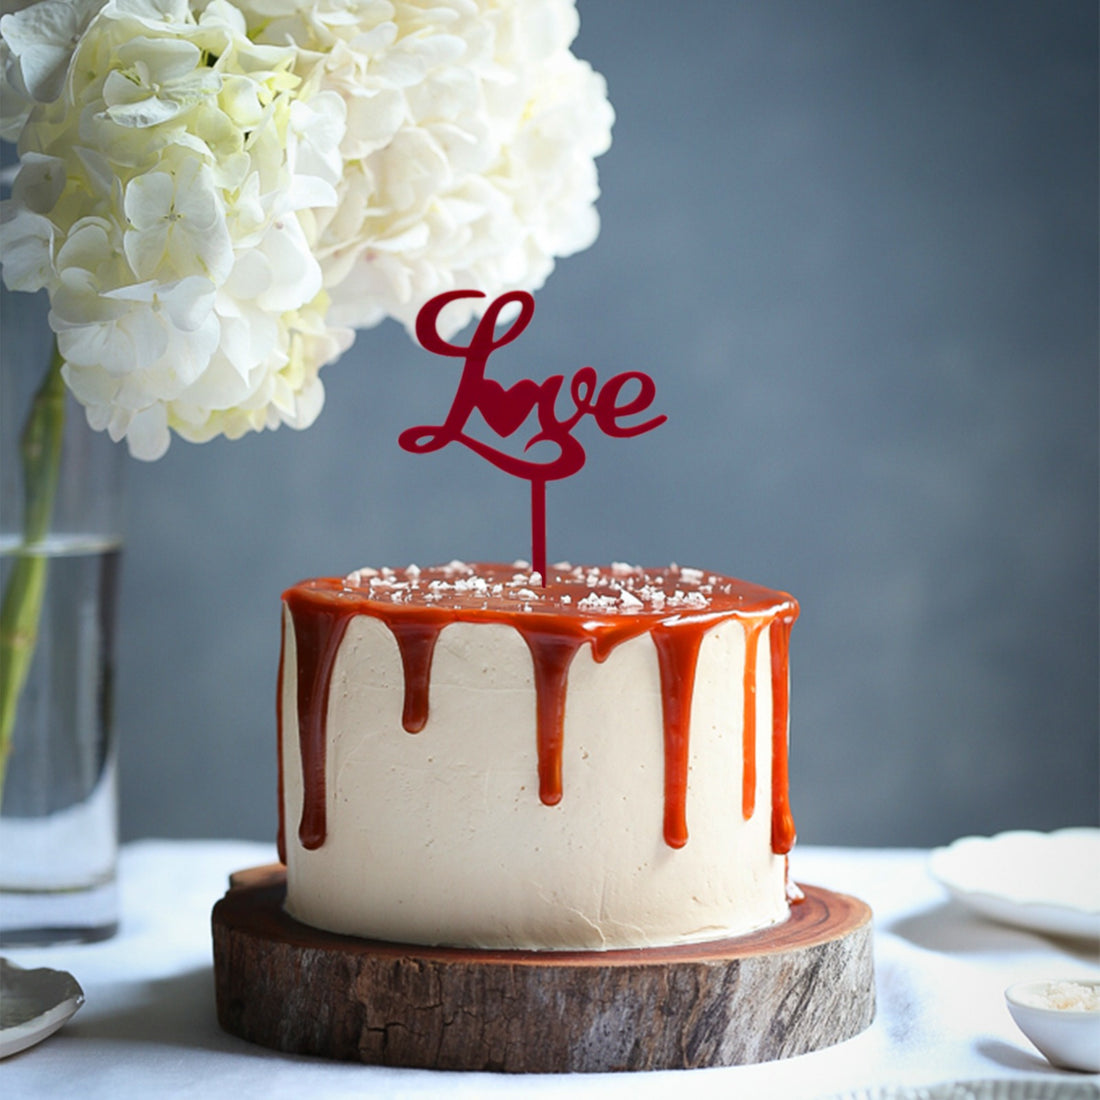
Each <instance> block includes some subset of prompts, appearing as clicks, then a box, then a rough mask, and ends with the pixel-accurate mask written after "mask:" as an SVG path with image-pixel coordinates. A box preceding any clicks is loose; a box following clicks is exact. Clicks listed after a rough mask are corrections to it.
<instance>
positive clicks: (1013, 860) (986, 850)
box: [929, 828, 1100, 936]
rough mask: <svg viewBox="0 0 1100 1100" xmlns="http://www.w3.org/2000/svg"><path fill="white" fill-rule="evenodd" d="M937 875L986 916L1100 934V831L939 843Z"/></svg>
mask: <svg viewBox="0 0 1100 1100" xmlns="http://www.w3.org/2000/svg"><path fill="white" fill-rule="evenodd" d="M929 870H930V871H931V873H932V877H933V878H935V879H936V880H937V881H938V882H939V883H940V884H941V885H943V886H944V887H945V888H946V889H947V890H948V892H949V893H950V894H951V895H952V896H953V897H955V898H957V899H958V900H959V901H961V902H963V903H964V904H965V905H968V906H969V907H970V908H971V909H973V910H975V911H976V912H978V913H981V914H982V915H983V916H987V917H992V918H993V919H994V920H998V921H1002V922H1004V923H1006V924H1014V925H1018V926H1020V927H1023V928H1030V929H1034V930H1036V931H1039V932H1052V933H1054V934H1056V935H1062V936H1100V829H1093V828H1078V829H1058V830H1056V831H1055V832H1053V833H1036V832H1030V831H1024V830H1017V831H1014V832H1008V833H999V834H998V835H997V836H992V837H983V836H967V837H963V838H962V839H961V840H956V841H955V842H954V843H953V844H950V845H948V846H947V847H946V848H937V849H936V850H935V851H934V852H933V853H932V856H931V859H930V861H929Z"/></svg>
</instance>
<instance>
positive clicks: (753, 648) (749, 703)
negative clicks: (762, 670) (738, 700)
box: [741, 619, 767, 821]
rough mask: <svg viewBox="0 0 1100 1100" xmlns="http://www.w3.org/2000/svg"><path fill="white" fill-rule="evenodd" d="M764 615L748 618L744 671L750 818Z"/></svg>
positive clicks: (744, 801)
mask: <svg viewBox="0 0 1100 1100" xmlns="http://www.w3.org/2000/svg"><path fill="white" fill-rule="evenodd" d="M766 625H767V624H766V622H765V621H764V620H762V619H746V620H745V621H744V627H745V668H744V671H743V673H742V675H741V680H742V685H743V689H744V690H743V697H744V702H743V705H742V717H741V758H742V775H741V816H742V817H743V818H744V819H745V820H746V821H748V820H749V818H750V817H752V815H753V811H754V810H755V809H756V654H757V650H758V649H759V642H760V631H761V629H762V628H763V627H764V626H766Z"/></svg>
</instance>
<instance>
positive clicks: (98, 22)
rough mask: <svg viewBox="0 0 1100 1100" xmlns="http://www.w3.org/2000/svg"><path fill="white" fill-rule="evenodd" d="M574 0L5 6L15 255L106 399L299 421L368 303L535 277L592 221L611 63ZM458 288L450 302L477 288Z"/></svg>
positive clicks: (22, 278) (6, 239)
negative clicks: (598, 56) (15, 157)
mask: <svg viewBox="0 0 1100 1100" xmlns="http://www.w3.org/2000/svg"><path fill="white" fill-rule="evenodd" d="M576 31H577V16H576V9H575V6H574V2H573V0H433V3H431V4H424V3H417V2H412V0H392V2H391V0H77V2H75V3H72V2H70V0H36V2H33V3H30V4H28V5H27V6H26V7H24V8H23V9H22V10H21V11H18V12H14V13H11V14H8V15H5V16H4V17H3V19H0V82H2V89H0V90H2V91H3V93H4V106H3V110H2V112H0V136H5V137H9V138H10V137H16V136H17V137H18V139H19V145H20V156H21V168H20V173H19V176H18V177H17V180H16V184H15V187H14V189H13V194H12V198H11V200H9V201H8V202H7V203H6V204H5V206H4V209H3V212H2V217H0V234H2V244H3V262H4V272H3V275H4V280H5V283H6V285H7V286H9V287H10V288H13V289H21V290H35V289H41V288H42V287H45V288H46V290H47V291H48V293H49V295H50V300H51V310H50V323H51V325H52V326H53V328H54V330H55V332H56V334H57V338H58V344H59V349H60V351H61V353H62V355H63V356H64V358H65V360H66V365H65V367H64V372H63V373H64V377H65V379H66V382H67V383H68V385H69V387H70V388H71V390H72V391H73V393H74V394H75V395H76V396H77V398H78V399H79V400H80V401H81V402H82V403H83V404H84V405H85V406H86V409H87V414H88V419H89V422H90V423H92V424H93V426H95V427H97V428H101V429H104V430H107V431H109V432H110V434H111V435H112V437H114V438H116V439H120V438H126V440H127V442H128V443H129V446H130V448H131V450H132V451H133V453H135V454H137V455H138V456H140V457H144V458H155V457H157V456H159V455H160V454H163V453H164V450H165V449H166V448H167V447H168V445H169V440H170V433H171V432H175V433H177V434H179V435H180V436H182V437H184V438H186V439H190V440H193V441H200V442H201V441H203V440H205V439H209V438H211V437H213V436H214V435H218V434H224V435H227V436H230V437H233V438H236V437H237V436H240V435H242V434H244V433H246V432H249V431H259V430H264V429H270V428H274V427H277V426H278V425H279V424H290V425H292V426H294V427H299V428H301V427H307V426H308V425H309V424H311V423H312V422H313V420H314V419H315V417H316V416H317V414H318V412H319V411H320V408H321V406H322V404H323V400H324V391H323V388H322V385H321V382H320V379H319V377H318V375H319V371H320V369H321V367H322V366H323V365H324V364H325V363H328V362H331V361H332V360H334V359H336V358H337V357H339V356H340V355H341V354H342V353H343V352H344V351H345V350H346V349H347V347H348V346H349V345H350V343H351V339H352V333H351V329H352V328H361V327H365V326H368V325H373V324H376V323H377V322H379V321H381V320H382V319H383V318H385V317H387V316H390V317H395V318H397V319H398V320H400V321H402V322H403V323H404V324H406V325H407V326H409V327H410V328H411V327H412V326H413V324H414V322H415V317H416V314H417V312H418V310H419V309H420V307H421V305H422V304H423V303H424V302H425V301H427V300H428V299H429V298H430V297H432V296H433V295H435V294H437V293H439V292H441V291H444V290H448V289H452V288H456V287H463V288H466V287H468V288H472V289H477V290H482V291H484V292H485V293H486V295H487V296H488V297H489V299H491V298H492V297H494V296H495V295H496V294H498V293H500V292H502V291H504V290H508V289H530V290H533V289H536V288H537V287H538V286H540V285H541V283H542V282H543V280H545V278H546V277H547V275H548V274H549V273H550V271H551V269H552V267H553V264H554V260H555V258H556V257H558V256H564V255H568V254H570V253H571V252H574V251H577V250H578V249H581V248H584V247H586V246H587V245H589V244H590V243H591V242H592V240H593V239H594V238H595V236H596V233H597V231H598V223H597V219H596V214H595V210H594V205H593V204H594V202H595V199H596V196H597V180H596V171H595V165H594V158H595V157H596V156H598V155H599V154H600V153H602V152H603V151H604V150H605V149H606V148H607V146H608V143H609V141H610V128H611V123H612V112H611V108H610V106H609V104H608V102H607V99H606V92H605V89H604V84H603V81H602V79H601V78H600V77H599V76H598V75H597V74H595V73H594V72H592V70H591V69H590V68H589V67H588V65H587V64H585V63H584V62H582V61H579V60H578V59H577V58H576V57H574V56H573V54H572V53H571V52H570V44H571V42H572V40H573V38H574V36H575V34H576ZM464 308H465V306H461V305H460V306H456V307H455V308H454V310H453V311H452V313H451V315H450V320H451V321H452V322H453V326H454V327H458V326H459V325H460V324H461V323H463V322H464V321H465V320H466V319H467V318H468V316H469V311H467V312H466V313H465V314H463V309H464Z"/></svg>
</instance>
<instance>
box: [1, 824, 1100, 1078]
mask: <svg viewBox="0 0 1100 1100" xmlns="http://www.w3.org/2000/svg"><path fill="white" fill-rule="evenodd" d="M273 859H274V851H273V850H272V849H271V848H270V847H267V846H265V845H261V844H251V843H242V842H231V841H143V842H140V843H137V844H131V845H128V846H126V847H125V848H124V849H123V852H122V859H121V872H120V873H121V888H122V909H123V916H122V927H121V930H120V933H119V935H118V936H117V937H115V938H114V939H111V940H108V941H106V942H103V943H99V944H87V945H73V946H58V947H52V948H45V949H29V948H24V949H18V950H16V949H8V950H7V951H6V952H5V954H6V955H7V956H8V958H10V959H11V960H12V961H13V962H15V963H17V964H18V965H20V966H24V967H35V966H49V967H55V968H57V969H63V970H69V971H71V972H72V973H73V974H74V975H75V976H76V978H77V980H78V981H79V982H80V983H81V985H82V986H83V988H84V991H85V994H86V998H87V1000H86V1003H85V1005H84V1006H83V1007H82V1008H81V1009H80V1011H79V1012H78V1013H77V1014H76V1016H74V1017H73V1019H72V1020H71V1021H70V1022H69V1023H68V1024H67V1025H66V1026H65V1027H64V1028H63V1029H62V1030H61V1031H60V1032H58V1033H57V1034H56V1035H54V1036H53V1037H52V1038H50V1039H48V1040H46V1041H45V1042H44V1043H42V1044H40V1045H39V1046H37V1047H34V1048H32V1049H30V1050H27V1051H24V1052H23V1053H21V1054H16V1055H13V1056H12V1057H10V1058H8V1059H7V1060H6V1061H4V1062H2V1063H0V1093H2V1094H3V1095H4V1096H5V1097H11V1098H12V1100H15V1098H16V1097H51V1098H61V1097H79V1098H80V1100H95V1098H98V1097H104V1098H107V1097H109V1098H111V1100H125V1098H128V1097H140V1098H142V1100H145V1098H154V1097H155V1098H161V1097H202V1098H204V1100H209V1098H212V1097H213V1098H217V1097H230V1096H232V1097H238V1098H241V1100H244V1098H249V1097H257V1098H259V1097H263V1098H264V1100H279V1098H282V1097H286V1098H288V1100H313V1098H314V1097H343V1096H357V1097H361V1096H371V1097H414V1096H425V1097H426V1096H431V1097H438V1096H446V1097H452V1096H453V1097H470V1098H474V1097H477V1098H479V1100H480V1098H483V1097H486V1098H493V1097H501V1096H523V1097H528V1096H531V1097H535V1096H555V1097H556V1096H568V1097H599V1098H601V1100H602V1098H609V1097H629V1098H630V1100H645V1098H647V1097H660V1098H662V1100H664V1098H667V1097H668V1096H670V1095H672V1094H673V1093H675V1095H676V1096H677V1100H681V1098H684V1100H687V1098H690V1097H722V1098H725V1100H733V1098H737V1100H741V1098H744V1097H753V1098H755V1097H761V1098H767V1100H773V1098H774V1100H785V1098H811V1097H826V1096H836V1095H851V1094H852V1093H853V1092H856V1091H859V1090H871V1094H872V1095H874V1094H875V1093H877V1092H880V1091H881V1090H882V1089H883V1088H884V1087H886V1086H902V1085H907V1086H908V1085H928V1084H937V1083H943V1082H947V1081H975V1080H988V1079H1006V1078H1007V1079H1036V1080H1044V1081H1048V1082H1052V1081H1059V1080H1060V1081H1064V1082H1065V1083H1066V1085H1067V1086H1068V1085H1070V1084H1072V1085H1075V1086H1078V1087H1080V1086H1081V1085H1082V1084H1083V1083H1084V1082H1086V1081H1092V1082H1095V1081H1096V1080H1097V1078H1096V1077H1089V1076H1086V1075H1081V1074H1073V1073H1067V1072H1064V1071H1059V1070H1055V1069H1053V1068H1051V1067H1050V1066H1049V1065H1048V1064H1047V1062H1046V1061H1044V1060H1043V1058H1042V1057H1041V1056H1040V1055H1039V1054H1038V1053H1037V1052H1036V1051H1035V1050H1034V1048H1033V1047H1031V1045H1030V1044H1029V1043H1028V1041H1027V1040H1026V1039H1025V1038H1024V1037H1023V1036H1022V1035H1021V1034H1020V1033H1019V1032H1018V1031H1017V1030H1016V1028H1015V1025H1014V1024H1013V1022H1012V1020H1011V1018H1010V1017H1009V1015H1008V1012H1007V1010H1006V1009H1005V1006H1004V997H1003V990H1004V988H1005V986H1007V985H1009V984H1010V983H1012V982H1015V981H1022V980H1025V979H1030V978H1044V977H1098V976H1100V960H1098V959H1097V957H1096V955H1095V953H1094V952H1092V951H1091V950H1090V948H1089V945H1087V944H1082V943H1080V942H1073V941H1062V940H1055V939H1051V938H1047V937H1044V936H1041V935H1038V934H1032V933H1029V932H1027V931H1023V930H1019V929H1014V928H1009V927H1004V926H1000V925H997V924H993V923H990V922H987V921H985V920H983V919H982V918H980V917H977V916H974V915H971V914H970V913H969V911H967V910H966V909H964V908H963V907H961V906H960V905H958V904H957V903H955V902H950V901H948V900H947V898H946V896H945V895H944V893H943V891H942V890H941V889H940V887H939V886H938V885H937V884H936V883H935V882H934V881H933V880H932V879H931V878H929V876H928V874H927V871H926V861H927V853H926V852H922V851H911V850H875V849H862V850H852V849H835V848H813V847H801V848H797V849H796V851H795V853H794V854H793V855H792V857H791V870H792V875H793V877H794V878H795V879H796V880H798V881H801V882H811V883H818V884H820V885H822V886H827V887H828V888H829V889H831V890H837V891H841V892H844V893H850V894H854V895H856V896H857V897H860V898H862V899H863V900H864V901H866V902H868V903H869V904H870V905H871V907H872V909H873V910H874V914H875V930H874V937H875V941H874V942H875V967H876V981H877V994H878V1013H877V1016H876V1018H875V1022H874V1023H873V1024H872V1025H871V1027H870V1028H869V1029H868V1030H867V1031H865V1032H863V1033H862V1034H860V1035H858V1036H856V1037H855V1038H853V1039H850V1040H848V1041H847V1042H845V1043H841V1044H838V1045H837V1046H834V1047H831V1048H828V1049H826V1050H821V1051H816V1052H814V1053H812V1054H805V1055H802V1056H800V1057H798V1058H791V1059H788V1060H786V1061H782V1062H772V1063H767V1064H764V1065H756V1066H738V1067H731V1068H723V1069H710V1070H690V1071H673V1072H662V1073H626V1074H598V1075H570V1076H564V1075H563V1076H541V1077H540V1076H524V1077H508V1076H498V1075H493V1074H481V1073H477V1074H471V1073H466V1074H463V1073H434V1072H429V1071H423V1070H405V1069H386V1068H377V1067H373V1066H360V1065H348V1064H342V1063H332V1062H326V1061H323V1060H320V1059H314V1058H304V1057H297V1056H288V1055H283V1054H279V1053H276V1052H274V1051H270V1050H267V1049H265V1048H262V1047H257V1046H253V1045H251V1044H249V1043H246V1042H244V1041H242V1040H240V1039H237V1038H235V1037H233V1036H231V1035H227V1034H226V1033H224V1032H223V1031H221V1030H220V1028H219V1027H218V1023H217V1019H216V1016H215V1010H214V990H213V971H212V963H211V941H210V910H211V907H212V906H213V904H214V902H215V901H216V900H217V899H218V898H219V897H220V896H221V895H222V893H223V892H224V890H225V885H226V879H227V876H228V875H229V873H230V872H231V871H234V870H239V869H241V868H244V867H251V866H255V865H257V864H262V863H268V862H271V861H272V860H273Z"/></svg>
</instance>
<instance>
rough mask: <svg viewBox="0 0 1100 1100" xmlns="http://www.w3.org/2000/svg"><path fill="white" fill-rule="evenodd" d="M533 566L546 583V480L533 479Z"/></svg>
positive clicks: (543, 582)
mask: <svg viewBox="0 0 1100 1100" xmlns="http://www.w3.org/2000/svg"><path fill="white" fill-rule="evenodd" d="M531 568H532V569H533V570H534V571H535V572H536V573H538V575H539V578H540V580H541V582H542V584H544V585H545V584H546V482H545V481H541V480H539V479H537V478H532V479H531Z"/></svg>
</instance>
